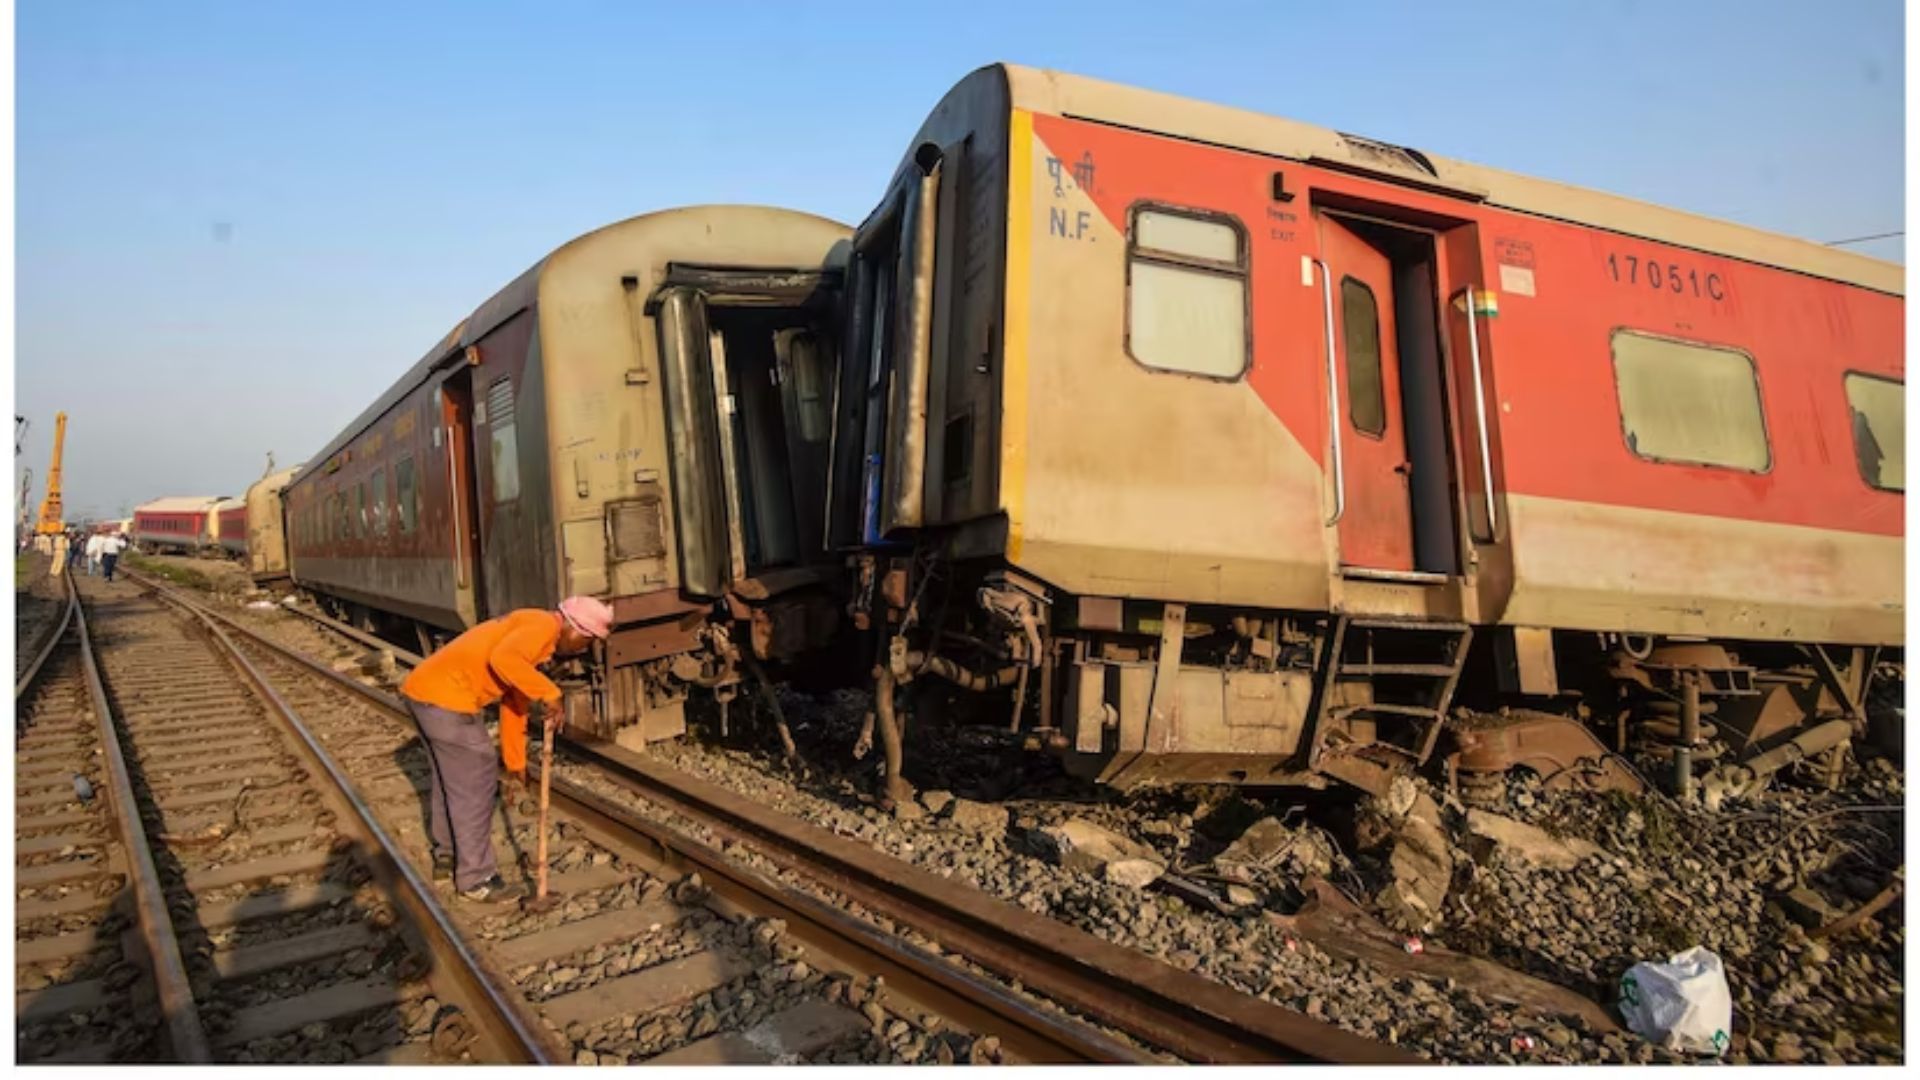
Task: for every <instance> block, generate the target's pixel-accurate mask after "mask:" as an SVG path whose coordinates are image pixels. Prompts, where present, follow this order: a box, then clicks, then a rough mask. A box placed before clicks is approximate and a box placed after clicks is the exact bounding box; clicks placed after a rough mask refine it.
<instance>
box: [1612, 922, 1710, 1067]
mask: <svg viewBox="0 0 1920 1080" xmlns="http://www.w3.org/2000/svg"><path fill="white" fill-rule="evenodd" d="M1620 1016H1621V1017H1622V1018H1623V1019H1624V1020H1626V1022H1627V1027H1628V1028H1630V1029H1631V1030H1632V1031H1633V1033H1634V1034H1635V1035H1639V1036H1641V1037H1642V1038H1645V1039H1648V1040H1650V1041H1652V1042H1655V1043H1658V1044H1660V1045H1661V1046H1664V1047H1666V1048H1667V1049H1669V1050H1676V1051H1679V1052H1681V1053H1694V1054H1712V1055H1714V1056H1716V1057H1718V1056H1719V1055H1721V1054H1724V1053H1726V1052H1727V1043H1728V1042H1729V1041H1730V1036H1729V1035H1728V1033H1727V1029H1729V1028H1731V1027H1732V1026H1733V994H1732V992H1731V991H1729V990H1728V989H1727V969H1726V966H1725V965H1724V964H1722V963H1721V962H1720V957H1718V956H1716V955H1715V954H1714V952H1713V950H1711V949H1709V948H1707V947H1706V946H1704V945H1696V946H1694V947H1693V948H1691V949H1688V950H1687V951H1686V952H1683V953H1676V954H1674V956H1673V957H1672V958H1671V959H1669V960H1668V961H1667V962H1666V963H1664V964H1654V963H1647V962H1645V961H1642V962H1641V963H1638V964H1635V965H1633V966H1632V967H1630V968H1628V969H1627V973H1626V974H1625V975H1622V976H1621V977H1620Z"/></svg>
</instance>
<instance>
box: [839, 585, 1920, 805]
mask: <svg viewBox="0 0 1920 1080" xmlns="http://www.w3.org/2000/svg"><path fill="white" fill-rule="evenodd" d="M856 563H857V570H858V573H857V580H858V582H859V586H858V589H857V590H856V594H855V597H854V599H853V601H852V604H851V606H850V614H851V615H852V617H853V619H854V621H855V623H856V625H859V626H861V627H862V628H863V629H866V630H867V631H868V634H867V635H866V636H867V639H868V645H867V648H869V649H870V650H871V655H872V657H873V686H874V708H873V716H872V717H871V719H870V725H871V727H872V728H873V729H874V730H875V731H876V732H877V735H878V738H879V742H880V745H881V746H882V748H883V749H884V752H885V759H884V760H885V777H886V781H885V782H886V794H887V796H888V797H890V798H892V799H896V800H897V799H901V798H905V797H908V796H909V795H910V794H911V789H910V787H909V786H908V784H907V782H906V781H905V779H904V777H903V765H904V763H903V762H902V760H901V755H902V753H903V751H902V746H903V738H902V729H903V726H904V725H905V723H907V717H906V715H905V712H906V708H905V706H904V704H903V701H902V691H903V690H905V689H907V688H909V687H912V686H913V685H914V684H916V683H921V682H925V681H936V680H937V681H939V682H941V683H944V684H946V685H947V686H949V687H951V688H952V689H953V690H954V691H957V692H958V694H959V696H960V697H961V698H962V699H971V700H970V701H969V702H968V703H967V704H966V705H963V706H962V707H961V709H960V710H959V714H960V715H966V717H967V721H968V722H976V723H985V724H989V725H993V726H997V727H1000V728H1003V729H1006V730H1008V731H1010V732H1013V733H1017V734H1018V735H1019V736H1020V738H1021V741H1022V742H1023V743H1024V745H1025V746H1026V747H1027V748H1028V749H1029V750H1035V751H1043V752H1048V753H1051V754H1054V755H1055V756H1057V757H1058V758H1059V759H1060V760H1061V762H1062V764H1063V766H1064V767H1065V769H1066V770H1067V771H1068V772H1070V773H1072V774H1074V775H1077V776H1080V777H1082V778H1085V779H1087V780H1091V781H1095V782H1098V783H1101V784H1106V785H1111V786H1114V787H1116V788H1120V789H1122V790H1132V789H1139V788H1146V787H1155V786H1166V785H1172V784H1182V783H1209V784H1212V783H1227V784H1244V785H1255V786H1307V787H1325V786H1328V785H1329V784H1330V783H1332V782H1335V781H1339V782H1343V783H1345V784H1349V785H1352V786H1355V787H1358V788H1361V789H1363V790H1366V791H1370V792H1373V793H1376V794H1379V793H1382V792H1384V791H1385V790H1386V789H1387V787H1388V786H1389V785H1391V783H1392V782H1393V780H1394V778H1395V777H1396V776H1400V775H1403V774H1410V773H1416V772H1419V773H1424V774H1426V775H1428V776H1431V777H1433V778H1434V779H1436V780H1439V781H1441V782H1443V783H1444V784H1445V786H1446V787H1447V788H1448V789H1449V790H1451V791H1452V792H1454V793H1455V794H1456V795H1457V796H1459V797H1460V798H1461V799H1462V800H1463V801H1465V802H1467V803H1469V804H1473V803H1482V804H1485V803H1490V802H1493V801H1496V800H1497V799H1498V798H1499V796H1500V794H1501V792H1502V791H1503V789H1504V785H1505V783H1506V780H1507V777H1508V776H1509V774H1511V773H1514V772H1516V771H1524V772H1527V773H1531V774H1533V775H1534V776H1535V777H1537V778H1538V779H1539V781H1540V782H1541V783H1542V784H1544V786H1546V787H1547V788H1549V789H1557V788H1584V789H1589V790H1619V791H1624V792H1630V793H1634V792H1640V791H1644V790H1647V789H1649V788H1654V789H1659V790H1662V791H1665V792H1668V793H1671V794H1673V795H1676V796H1678V797H1680V798H1682V799H1702V800H1704V801H1706V802H1707V803H1708V804H1709V805H1714V806H1717V805H1718V804H1719V803H1720V802H1722V801H1724V800H1726V799H1728V798H1732V797H1738V796H1742V795H1747V794H1752V793H1756V792H1757V791H1759V790H1760V789H1762V788H1764V787H1765V786H1766V785H1767V784H1768V783H1769V782H1770V780H1771V779H1772V778H1773V777H1774V776H1775V775H1777V774H1779V773H1781V772H1782V770H1788V769H1791V770H1793V771H1795V772H1797V773H1800V774H1802V775H1803V776H1805V777H1806V778H1808V779H1810V780H1813V781H1814V782H1818V783H1822V784H1826V785H1828V786H1832V785H1836V784H1837V783H1838V782H1839V781H1840V779H1841V777H1842V776H1843V774H1844V770H1845V769H1846V767H1847V762H1848V760H1849V757H1850V755H1851V754H1852V752H1853V747H1854V744H1855V742H1856V740H1859V739H1863V738H1868V737H1872V738H1874V739H1875V740H1876V741H1877V742H1879V743H1880V744H1881V745H1882V746H1885V745H1886V743H1887V740H1888V739H1889V738H1890V737H1891V738H1896V739H1897V737H1898V733H1897V731H1889V730H1886V729H1887V728H1888V727H1889V726H1890V725H1885V724H1879V725H1873V724H1870V722H1869V715H1868V713H1869V710H1868V702H1869V699H1870V698H1871V697H1872V696H1873V695H1874V694H1875V692H1876V689H1877V688H1880V687H1882V686H1883V685H1888V684H1897V683H1898V682H1899V681H1900V680H1902V679H1903V678H1904V669H1903V666H1902V658H1901V656H1900V654H1899V653H1898V652H1897V651H1894V650H1881V649H1875V648H1861V647H1834V646H1825V645H1817V644H1805V645H1802V644H1792V643H1754V642H1722V641H1706V640H1699V639H1690V638H1677V637H1671V638H1670V637H1658V636H1651V635H1637V634H1628V633H1595V632H1590V631H1566V630H1558V631H1556V630H1547V629H1536V628H1512V627H1484V628H1482V627H1472V626H1468V625H1466V624H1463V623H1457V622H1438V621H1422V620H1412V619H1396V618H1383V617H1366V616H1351V615H1343V614H1339V613H1326V612H1273V611H1252V610H1237V609H1232V608H1224V607H1213V606H1202V605H1185V604H1173V603H1162V602H1158V601H1137V600H1123V599H1119V598H1110V597H1084V596H1070V595H1063V594H1059V593H1057V592H1054V591H1052V590H1049V589H1048V588H1047V587H1045V586H1044V585H1042V584H1041V583H1039V582H1037V581H1034V580H1031V579H1029V578H1026V577H1024V576H1022V575H1020V574H1018V573H1016V572H1013V571H1010V570H1005V569H998V570H988V571H984V572H974V573H971V574H970V573H969V572H968V571H967V570H966V569H965V567H964V564H958V563H950V562H944V561H936V560H932V559H928V558H925V557H923V556H915V557H896V558H884V557H874V556H862V557H859V558H858V559H857V560H856ZM919 696H920V697H924V695H919ZM944 711H952V710H944ZM862 749H863V748H862Z"/></svg>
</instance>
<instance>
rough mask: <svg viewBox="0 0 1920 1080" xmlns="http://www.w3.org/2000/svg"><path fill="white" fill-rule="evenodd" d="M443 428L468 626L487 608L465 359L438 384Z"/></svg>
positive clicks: (459, 586)
mask: <svg viewBox="0 0 1920 1080" xmlns="http://www.w3.org/2000/svg"><path fill="white" fill-rule="evenodd" d="M437 397H438V399H439V402H440V430H438V431H436V432H435V435H436V437H437V439H438V442H439V444H440V445H439V450H440V451H441V453H442V454H443V455H444V460H445V469H446V473H445V476H446V481H445V482H446V484H447V489H448V498H447V506H448V507H449V508H450V511H451V513H450V517H449V521H448V531H449V535H448V537H447V540H448V543H449V544H450V547H451V550H450V552H449V553H450V554H451V555H452V558H453V584H454V597H455V599H454V606H455V608H456V610H458V611H459V613H460V618H461V620H462V621H463V622H465V624H466V625H468V626H472V625H474V624H475V623H477V622H480V621H481V619H482V618H483V616H484V613H485V612H486V596H485V589H484V587H483V586H482V584H481V581H480V574H479V572H478V568H479V565H480V507H479V501H478V500H477V499H476V498H475V494H474V471H473V369H472V368H471V367H469V366H467V365H466V364H462V365H461V366H459V367H458V368H455V369H454V370H453V371H452V372H451V373H449V374H448V375H447V377H446V379H445V380H443V381H442V382H441V384H440V387H439V392H438V395H437Z"/></svg>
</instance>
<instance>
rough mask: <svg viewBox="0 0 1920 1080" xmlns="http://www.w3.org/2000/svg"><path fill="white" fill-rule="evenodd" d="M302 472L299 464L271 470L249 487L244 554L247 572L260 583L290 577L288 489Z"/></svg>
mask: <svg viewBox="0 0 1920 1080" xmlns="http://www.w3.org/2000/svg"><path fill="white" fill-rule="evenodd" d="M298 475H300V467H299V466H297V465H296V466H294V467H293V468H291V469H281V470H280V471H279V472H273V473H268V474H267V475H266V476H263V477H261V478H260V479H258V480H255V481H254V482H253V484H252V485H251V486H249V487H248V488H247V493H246V495H245V500H246V529H247V541H246V548H245V551H244V553H243V554H244V555H245V558H246V561H247V572H248V573H249V574H250V575H252V577H253V580H254V582H255V583H256V584H262V585H264V584H270V583H274V582H279V581H284V580H286V579H287V578H288V577H289V576H290V574H289V567H288V564H287V530H286V512H285V510H284V492H285V491H286V488H287V485H288V484H290V483H292V482H293V478H294V477H296V476H298Z"/></svg>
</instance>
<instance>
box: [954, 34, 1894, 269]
mask: <svg viewBox="0 0 1920 1080" xmlns="http://www.w3.org/2000/svg"><path fill="white" fill-rule="evenodd" d="M996 69H997V70H998V71H1000V72H1002V73H1004V77H1005V79H1006V84H1007V89H1008V94H1009V96H1010V98H1011V100H1012V103H1013V105H1014V106H1015V107H1017V108H1021V109H1026V110H1029V111H1033V112H1041V113H1051V114H1054V115H1057V116H1068V117H1074V118H1078V119H1083V120H1094V121H1098V122H1101V123H1107V124H1114V125H1117V126H1121V127H1129V128H1136V129H1139V130H1142V131H1148V132H1153V133H1157V134H1163V135H1170V136H1174V137H1176V138H1184V139H1192V140H1195V141H1197V142H1205V143H1214V144H1217V145H1221V146H1228V147H1234V148H1238V149H1244V150H1250V151H1253V152H1256V153H1262V154H1272V155H1275V156H1277V157H1283V158H1291V159H1294V160H1296V161H1303V162H1308V163H1317V164H1322V165H1328V166H1331V167H1334V168H1340V169H1344V170H1347V171H1351V172H1361V173H1367V174H1371V175H1373V176H1376V177H1381V178H1383V179H1389V180H1395V181H1399V182H1402V183H1407V184H1411V185H1415V186H1418V187H1423V188H1428V189H1435V190H1441V191H1448V192H1452V193H1454V194H1458V195H1462V196H1465V197H1467V198H1471V199H1475V200H1478V201H1483V202H1485V203H1487V204H1488V205H1491V206H1498V207H1502V208H1504V209H1508V210H1515V211H1519V212H1521V213H1526V214H1535V215H1538V216H1541V217H1547V218H1557V219H1560V220H1563V221H1571V222H1578V223H1580V224H1583V225H1591V226H1593V227H1595V228H1599V229H1606V230H1608V231H1611V232H1618V233H1623V234H1626V235H1630V236H1638V237H1643V238H1645V239H1648V240H1658V241H1661V242H1663V243H1669V244H1674V245H1677V246H1680V247H1686V248H1693V249H1695V250H1699V251H1707V252H1713V253H1715V254H1720V255H1726V256H1729V257H1732V258H1736V259H1744V260H1746V261H1748V262H1755V263H1761V264H1764V265H1768V266H1776V267H1779V268H1781V269H1783V270H1792V271H1795V272H1797V273H1802V274H1810V275H1812V276H1814V277H1821V278H1828V279H1831V280H1834V281H1842V282H1847V283H1849V284H1853V285H1859V286H1862V287H1864V288H1868V289H1874V290H1876V291H1879V292H1884V293H1892V294H1895V295H1905V293H1906V274H1905V269H1904V268H1903V267H1901V266H1900V265H1898V264H1896V263H1890V262H1885V261H1882V260H1880V259H1874V258H1869V257H1867V256H1865V255H1860V254H1856V253H1854V252H1850V251H1842V250H1840V249H1837V248H1832V247H1828V246H1826V245H1824V244H1816V243H1813V242H1811V241H1807V240H1799V239H1795V238H1793V237H1788V236H1782V235H1780V234H1778V233H1770V232H1765V231H1763V230H1760V229H1755V228H1750V227H1748V226H1745V225H1736V224H1734V223H1732V222H1727V221H1720V220H1718V219H1715V218H1709V217H1703V216H1701V215H1698V214H1689V213H1686V212H1684V211H1680V210H1670V209H1668V208H1666V207H1662V206H1657V205H1654V204H1652V203H1645V202H1640V201H1638V200H1635V199H1628V198H1623V197H1621V196H1618V195H1608V194H1605V193H1603V192H1598V191H1593V190H1589V189H1587V188H1580V187H1575V186H1573V185H1571V184H1561V183H1555V182H1553V181H1550V180H1536V179H1534V178H1532V177H1527V176H1521V175H1519V174H1517V173H1510V172H1502V171H1501V170H1499V169H1490V168H1487V167H1485V166H1482V165H1475V164H1472V163H1470V162H1465V161H1455V160H1453V159H1451V158H1443V157H1438V156H1435V155H1433V154H1428V153H1426V152H1424V151H1418V150H1413V151H1410V150H1409V149H1408V148H1405V147H1399V146H1392V145H1389V144H1386V143H1380V142H1376V141H1374V140H1371V139H1365V138H1361V137H1359V136H1353V135H1345V134H1342V133H1341V132H1338V131H1334V130H1332V129H1331V128H1323V127H1316V126H1314V125H1312V124H1304V123H1300V122H1299V121H1295V120H1286V119H1282V118H1280V117H1277V116H1268V115H1266V114H1264V113H1256V112H1250V111H1248V110H1245V109H1235V108H1229V107H1228V106H1225V105H1214V104H1210V103H1207V102H1203V101H1194V100H1192V99H1190V98H1181V97H1176V96H1174V95H1172V94H1162V93H1158V92H1155V91H1152V90H1142V89H1139V88H1137V87H1131V86H1123V85H1121V84H1119V83H1110V82H1103V81H1101V80H1099V79H1088V78H1083V77H1081V76H1078V75H1068V74H1064V73H1062V72H1058V71H1047V70H1043V69H1039V68H1028V67H1020V66H1018V65H1014V64H997V65H990V66H989V67H987V68H983V69H981V71H978V72H975V73H974V75H973V76H970V77H969V78H970V79H971V78H974V77H980V76H983V75H986V74H987V73H988V72H992V71H994V70H996Z"/></svg>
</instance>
